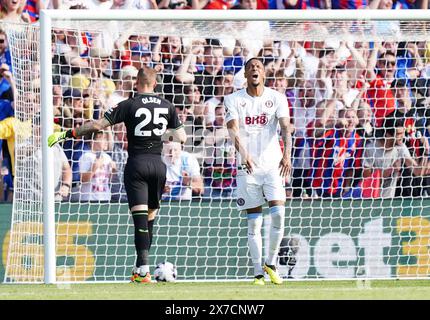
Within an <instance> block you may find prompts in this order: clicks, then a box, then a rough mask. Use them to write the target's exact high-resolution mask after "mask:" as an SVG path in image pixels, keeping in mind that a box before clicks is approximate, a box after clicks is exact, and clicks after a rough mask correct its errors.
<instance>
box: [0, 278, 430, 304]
mask: <svg viewBox="0 0 430 320" xmlns="http://www.w3.org/2000/svg"><path fill="white" fill-rule="evenodd" d="M0 299H44V300H47V299H60V300H63V299H67V300H70V299H85V300H87V299H97V300H106V299H133V300H135V299H145V300H148V299H156V300H176V299H178V300H188V299H190V300H195V299H199V300H212V299H215V300H216V299H227V300H247V299H253V300H255V299H257V300H260V299H270V300H273V299H282V300H285V299H286V300H288V299H330V300H333V299H360V300H363V299H430V280H397V281H396V280H389V281H368V282H361V281H319V282H315V281H313V282H305V281H303V282H302V281H300V282H296V281H294V282H286V283H285V284H283V285H281V286H275V285H272V284H270V283H269V282H267V283H266V285H265V286H264V287H256V286H253V285H252V284H251V283H250V282H218V283H212V282H211V283H194V282H193V283H192V282H178V283H151V284H146V285H139V284H131V283H118V284H72V285H67V284H66V285H65V284H62V285H10V284H3V285H0Z"/></svg>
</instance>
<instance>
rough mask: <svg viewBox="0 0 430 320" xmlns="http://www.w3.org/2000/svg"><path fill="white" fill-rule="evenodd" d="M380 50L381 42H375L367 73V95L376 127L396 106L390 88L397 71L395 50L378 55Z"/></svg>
mask: <svg viewBox="0 0 430 320" xmlns="http://www.w3.org/2000/svg"><path fill="white" fill-rule="evenodd" d="M380 50H381V47H380V44H378V43H375V47H374V48H373V51H372V53H371V55H370V57H369V63H368V69H367V75H366V79H367V80H368V81H369V82H370V83H369V89H368V90H367V97H368V99H369V103H370V105H371V107H372V110H373V113H374V115H375V126H376V127H380V126H381V125H382V122H383V121H384V118H385V116H386V115H388V114H390V113H392V112H393V111H394V110H395V108H396V105H395V98H394V93H393V91H392V90H391V88H390V85H391V82H392V81H393V80H394V75H395V72H396V56H395V54H394V53H393V52H391V51H386V52H384V53H383V54H382V55H381V56H379V57H378V52H379V51H380ZM375 67H376V71H375Z"/></svg>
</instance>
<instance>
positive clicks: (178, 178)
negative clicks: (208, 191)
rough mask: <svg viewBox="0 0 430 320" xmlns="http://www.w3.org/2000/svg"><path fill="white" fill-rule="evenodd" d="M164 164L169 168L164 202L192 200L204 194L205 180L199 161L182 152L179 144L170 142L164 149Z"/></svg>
mask: <svg viewBox="0 0 430 320" xmlns="http://www.w3.org/2000/svg"><path fill="white" fill-rule="evenodd" d="M163 162H164V163H165V164H166V167H167V174H166V187H165V189H164V193H163V199H164V200H191V199H192V197H194V196H197V197H200V196H201V195H202V194H203V192H204V186H203V178H202V176H201V174H200V166H199V163H198V162H197V159H196V158H195V157H194V156H193V155H191V154H190V153H188V152H186V151H183V150H181V145H180V144H179V143H177V142H168V143H165V144H164V147H163Z"/></svg>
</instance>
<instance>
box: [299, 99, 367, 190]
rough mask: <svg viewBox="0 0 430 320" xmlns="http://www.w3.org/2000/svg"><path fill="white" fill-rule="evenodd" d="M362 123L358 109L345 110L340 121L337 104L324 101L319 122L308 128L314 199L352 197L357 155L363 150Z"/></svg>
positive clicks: (319, 105)
mask: <svg viewBox="0 0 430 320" xmlns="http://www.w3.org/2000/svg"><path fill="white" fill-rule="evenodd" d="M357 124H358V119H357V116H356V112H355V110H354V109H342V110H341V111H340V112H339V118H338V119H336V101H335V100H329V101H326V100H323V101H321V102H320V103H319V104H318V106H317V112H316V120H315V122H314V123H313V125H309V126H308V133H307V136H308V141H309V144H310V148H311V159H312V160H311V162H312V164H311V174H310V177H311V179H312V189H313V193H314V194H313V195H317V196H320V197H321V196H322V197H336V198H337V197H341V196H349V192H350V188H351V184H352V180H353V176H354V168H355V167H356V165H354V161H356V160H359V159H360V157H359V158H356V153H357V151H358V150H359V148H360V147H361V144H360V137H359V136H358V135H357V134H356V132H355V128H356V126H357Z"/></svg>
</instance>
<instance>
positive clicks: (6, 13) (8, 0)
mask: <svg viewBox="0 0 430 320" xmlns="http://www.w3.org/2000/svg"><path fill="white" fill-rule="evenodd" d="M0 4H1V5H0V21H1V20H3V21H5V22H6V21H8V22H26V23H31V19H30V15H29V14H28V13H27V12H23V10H24V6H25V2H24V3H23V2H22V1H20V0H1V2H0Z"/></svg>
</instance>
